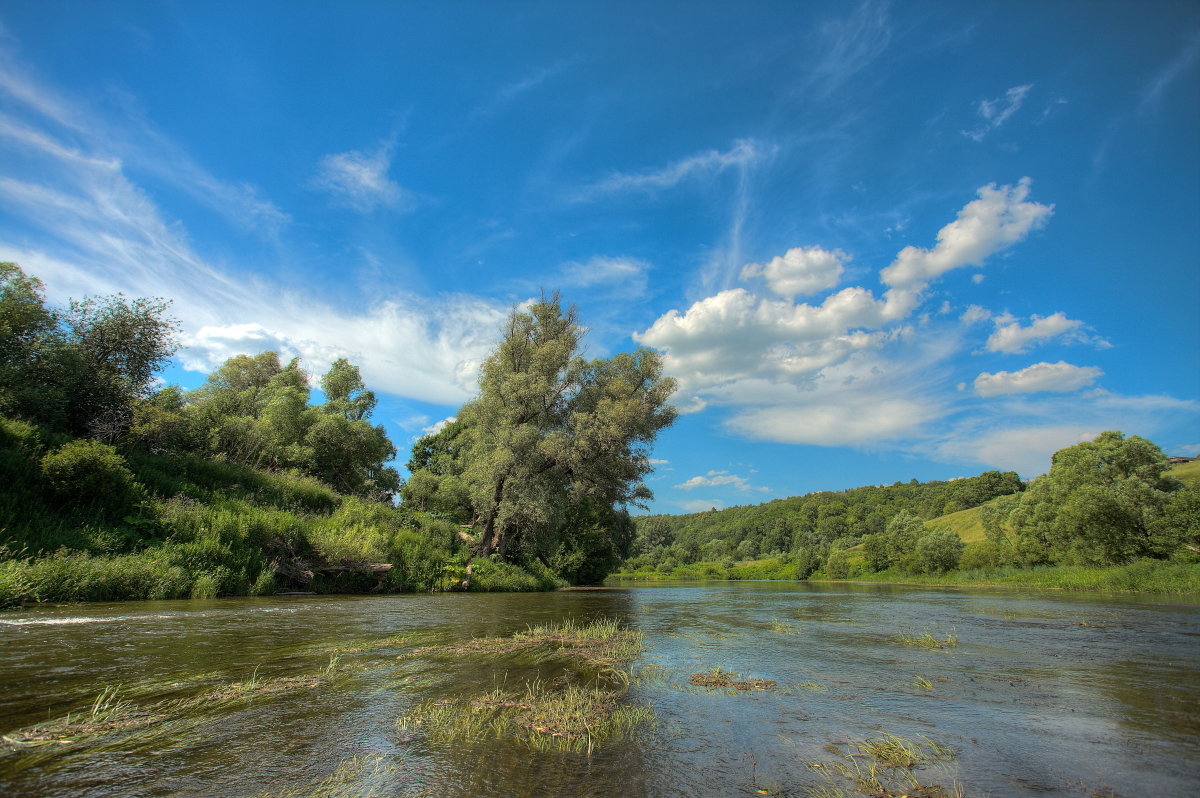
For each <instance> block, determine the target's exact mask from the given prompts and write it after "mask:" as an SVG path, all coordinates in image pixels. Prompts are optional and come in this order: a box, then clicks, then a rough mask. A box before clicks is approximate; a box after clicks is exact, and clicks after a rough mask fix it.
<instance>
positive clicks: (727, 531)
mask: <svg viewBox="0 0 1200 798" xmlns="http://www.w3.org/2000/svg"><path fill="white" fill-rule="evenodd" d="M1023 488H1024V485H1023V484H1022V482H1021V480H1020V478H1019V477H1018V476H1017V475H1016V473H1014V472H1012V471H1008V472H1000V471H988V472H985V473H983V474H980V475H979V476H976V477H970V478H967V479H956V480H952V481H947V482H924V483H920V482H917V481H916V480H912V481H910V482H907V483H901V482H897V483H895V484H893V485H886V486H868V487H861V488H853V489H850V490H843V491H822V492H819V493H810V494H807V495H805V496H795V497H792V498H788V499H776V500H774V501H770V502H767V503H765V504H758V505H748V506H742V507H730V508H728V509H724V510H716V509H713V510H707V511H705V512H700V513H691V514H688V515H651V516H645V517H642V518H639V519H638V522H637V535H636V537H635V540H634V544H633V552H634V555H633V556H632V557H631V558H630V559H629V560H628V561H627V562H626V563H625V570H626V571H634V570H637V569H639V568H642V569H649V570H655V571H672V570H674V569H676V568H679V567H680V566H687V565H694V564H696V563H701V562H709V563H713V562H715V563H723V564H724V565H725V566H726V567H729V566H731V565H732V564H733V563H734V562H737V561H745V560H756V559H775V560H778V561H780V562H781V563H783V564H785V565H786V567H787V570H788V573H789V575H790V576H791V577H793V578H797V579H805V578H807V577H809V576H810V575H812V574H813V573H815V572H816V571H818V570H819V569H820V568H822V566H824V564H825V563H826V561H827V560H828V558H829V555H830V554H831V553H833V552H837V551H842V550H845V549H849V548H851V547H853V546H856V545H858V544H859V543H860V542H861V541H862V539H863V538H864V537H866V536H869V535H883V534H885V533H887V531H888V528H889V526H890V525H894V521H895V519H896V518H911V519H917V520H918V522H919V519H925V520H928V519H932V518H936V517H938V516H941V515H946V514H948V513H953V512H957V511H960V510H966V509H969V508H972V507H977V506H979V505H981V504H983V503H984V502H987V501H989V500H991V499H994V498H996V497H997V496H1004V495H1008V494H1013V493H1017V492H1018V491H1020V490H1022V489H1023Z"/></svg>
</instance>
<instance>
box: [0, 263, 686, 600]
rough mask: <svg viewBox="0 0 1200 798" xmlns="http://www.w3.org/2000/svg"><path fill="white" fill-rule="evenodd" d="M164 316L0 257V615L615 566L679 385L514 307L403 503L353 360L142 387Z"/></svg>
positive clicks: (550, 302) (269, 357) (252, 360)
mask: <svg viewBox="0 0 1200 798" xmlns="http://www.w3.org/2000/svg"><path fill="white" fill-rule="evenodd" d="M169 304H170V303H169V302H167V301H164V300H161V299H134V300H129V299H127V298H126V297H124V296H121V295H116V296H110V297H93V298H87V299H84V300H80V301H73V302H71V303H70V304H69V305H68V306H67V307H66V308H61V309H59V308H53V307H50V306H48V305H47V304H46V302H45V300H44V294H43V286H42V284H41V282H40V281H39V280H38V279H37V278H36V277H33V276H29V275H26V274H25V273H24V272H23V271H22V270H21V269H20V268H19V267H18V266H17V265H15V264H11V263H4V264H0V353H2V354H3V357H2V359H0V479H3V480H4V482H5V490H4V492H3V494H0V606H4V605H13V604H16V603H20V602H22V601H26V600H42V601H54V600H102V599H125V598H175V597H184V596H192V597H211V596H219V595H244V594H264V593H271V592H276V591H278V590H281V589H302V590H318V591H334V590H379V591H396V590H428V589H445V588H450V587H456V588H469V589H475V590H490V589H501V590H514V589H526V590H529V589H547V588H551V587H555V586H558V585H562V584H566V583H568V582H580V581H598V580H600V579H603V577H604V576H605V575H606V574H607V573H608V572H609V571H610V570H611V569H612V568H613V567H615V566H616V565H617V564H618V563H619V562H620V560H621V558H622V557H624V556H625V555H626V554H627V553H628V547H629V544H630V542H631V541H632V534H633V523H632V521H631V520H630V518H629V515H628V513H627V510H626V508H627V507H629V506H636V505H637V504H638V503H639V502H641V501H643V500H644V499H645V498H648V496H649V492H648V491H647V490H646V488H645V486H644V484H643V483H642V481H641V478H642V476H643V475H645V474H646V473H648V472H649V471H650V465H649V461H648V452H649V447H650V446H651V444H652V443H653V440H654V437H655V435H656V434H657V432H658V431H659V430H660V429H662V428H663V427H664V426H666V425H668V424H670V423H671V421H672V420H673V418H674V411H673V410H671V409H670V408H669V407H668V406H667V405H666V400H667V399H668V398H669V396H670V395H671V392H672V391H673V389H674V386H673V382H672V381H671V380H669V379H666V378H664V377H663V376H662V373H661V362H660V359H659V356H658V355H657V354H655V353H653V352H651V351H649V350H638V351H636V352H633V353H622V354H618V355H616V356H614V357H612V358H609V359H599V360H590V361H589V360H585V359H584V358H582V357H581V356H580V354H579V351H580V339H581V336H582V328H581V327H580V325H579V324H578V321H577V319H576V316H575V311H574V309H573V308H567V309H564V308H563V307H562V306H561V303H560V301H559V299H558V297H557V296H553V297H549V298H544V299H543V300H542V301H540V302H536V303H533V304H532V305H531V306H530V307H529V308H528V309H527V310H523V311H514V312H513V313H512V314H511V315H510V318H509V320H508V323H507V326H506V328H505V329H504V330H503V331H502V339H501V342H500V344H499V345H498V346H497V348H496V350H495V351H494V352H493V353H492V354H491V356H490V357H489V358H488V359H487V360H486V361H485V363H484V365H483V369H482V374H481V377H480V391H479V394H478V396H477V397H476V398H475V399H474V400H473V401H472V402H470V403H468V404H467V405H466V406H465V407H463V408H462V409H461V410H460V412H459V413H458V414H457V420H456V421H455V423H453V424H452V425H450V426H449V427H447V428H446V429H445V430H443V431H441V432H439V433H436V434H434V435H431V436H427V437H426V438H423V439H421V440H420V441H419V442H418V445H417V447H416V449H415V450H414V454H413V462H410V467H412V468H413V470H414V471H415V472H416V473H415V474H414V477H415V478H414V479H412V480H410V483H409V484H408V485H406V486H405V491H404V494H405V496H404V498H405V499H407V500H405V501H398V500H399V499H400V498H401V495H400V493H401V480H400V476H399V473H398V472H397V470H396V469H395V468H394V467H393V466H392V465H390V463H391V461H392V460H393V458H394V457H395V455H396V448H395V446H394V445H393V444H392V442H391V441H390V440H389V439H388V437H387V435H386V433H385V430H384V428H383V427H382V426H380V425H376V424H373V423H372V422H371V415H372V412H373V410H374V408H375V405H376V398H375V395H374V394H373V393H372V392H371V391H370V390H368V389H367V387H366V385H365V384H364V382H363V380H362V377H361V374H360V372H359V369H358V368H357V367H356V366H354V365H353V364H352V363H350V362H348V361H347V360H345V359H339V360H336V361H335V362H334V363H333V364H332V365H331V366H330V368H329V370H328V371H327V372H326V373H325V374H324V375H323V376H321V377H320V378H319V380H318V381H317V382H318V384H319V387H320V389H321V397H320V399H321V401H319V402H314V395H313V391H312V389H311V388H310V379H309V377H308V375H307V374H306V372H305V371H304V369H303V364H302V363H301V362H300V360H299V359H298V358H297V359H292V360H290V361H288V362H286V363H285V362H283V361H281V359H280V358H279V356H278V354H277V353H274V352H264V353H261V354H257V355H253V356H251V355H245V354H243V355H237V356H235V357H233V358H230V359H229V360H227V361H226V362H225V363H224V364H222V365H221V366H220V367H219V368H217V369H216V370H215V371H214V372H213V373H211V374H210V375H208V377H207V379H206V380H205V382H204V384H203V385H202V386H200V387H199V388H196V389H195V390H191V391H185V390H182V389H181V388H179V387H178V386H172V385H160V384H158V383H157V381H156V379H155V374H156V373H157V372H158V371H159V370H160V369H161V368H162V367H163V366H164V365H165V364H166V363H167V362H168V361H169V359H170V358H171V357H172V355H173V354H174V353H175V351H176V349H177V348H178V345H179V342H178V336H177V324H176V323H175V322H174V321H173V320H172V319H171V318H170V316H169V315H168V310H169ZM428 452H436V456H426V454H425V453H428ZM423 457H424V458H425V459H424V460H422V458H423ZM417 463H419V465H417Z"/></svg>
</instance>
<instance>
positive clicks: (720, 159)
mask: <svg viewBox="0 0 1200 798" xmlns="http://www.w3.org/2000/svg"><path fill="white" fill-rule="evenodd" d="M768 153H769V149H768V148H766V147H764V145H762V144H761V143H759V142H756V141H754V140H753V139H739V140H738V141H736V142H734V144H733V146H732V147H730V148H729V149H728V150H725V151H723V152H722V151H720V150H706V151H705V152H702V153H698V154H696V155H689V156H688V157H686V158H682V159H680V160H678V161H675V162H673V163H670V164H668V165H666V166H664V167H661V168H659V169H652V170H649V171H645V172H614V173H612V174H611V175H609V176H608V177H606V178H604V179H602V180H598V181H596V182H595V183H591V184H589V185H586V186H584V187H583V188H581V189H579V190H578V191H576V192H575V194H574V195H573V197H572V199H574V200H575V201H576V202H588V201H591V200H595V199H599V198H601V197H604V196H607V195H610V194H624V193H631V192H641V193H647V194H654V193H657V192H659V191H663V190H666V189H669V188H672V187H674V186H676V185H679V184H680V183H682V182H684V181H686V180H690V179H698V178H704V177H712V176H715V175H718V174H720V173H722V172H724V171H725V170H727V169H730V168H734V167H738V166H745V165H747V164H751V163H754V162H755V161H758V160H760V159H762V158H764V157H765V156H766V155H767V154H768Z"/></svg>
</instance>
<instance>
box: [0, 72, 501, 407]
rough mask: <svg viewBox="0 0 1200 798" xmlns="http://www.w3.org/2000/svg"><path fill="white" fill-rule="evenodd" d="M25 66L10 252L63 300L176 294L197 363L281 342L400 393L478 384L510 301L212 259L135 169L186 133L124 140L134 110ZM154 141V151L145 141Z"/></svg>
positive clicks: (17, 107) (204, 180)
mask: <svg viewBox="0 0 1200 798" xmlns="http://www.w3.org/2000/svg"><path fill="white" fill-rule="evenodd" d="M13 74H14V72H13V67H12V64H11V62H10V61H3V62H0V76H4V79H3V80H0V91H4V92H6V95H5V98H6V99H7V100H8V103H7V105H8V108H7V113H6V115H5V116H4V117H3V120H2V121H0V147H2V148H3V149H4V150H5V151H6V152H7V154H8V155H9V156H10V157H9V162H8V167H9V168H8V170H7V172H8V174H5V175H4V176H2V177H0V206H2V207H3V208H4V214H3V217H2V218H0V237H2V239H3V241H4V244H3V250H2V251H0V259H3V260H13V261H16V262H18V263H20V264H21V265H22V267H23V268H25V269H26V270H27V271H28V272H30V273H32V274H35V275H37V276H38V277H40V278H42V279H43V280H44V281H45V283H46V289H47V294H48V297H49V298H50V300H51V301H53V302H57V303H63V302H65V301H66V300H67V299H68V298H70V297H72V296H74V297H79V296H82V295H87V294H108V293H115V292H118V291H122V292H125V293H128V294H133V295H141V296H145V295H158V296H164V297H169V298H172V299H173V300H174V305H173V306H172V309H171V312H172V313H173V315H175V316H176V317H178V318H179V319H180V321H181V323H182V326H183V339H184V343H185V344H186V348H185V349H183V350H182V351H181V352H180V353H179V359H180V361H181V362H182V363H183V365H184V366H185V367H186V368H189V369H194V370H202V371H207V370H210V369H212V368H213V367H215V366H217V365H219V364H220V363H221V362H222V361H223V360H224V359H225V358H227V357H229V356H230V355H233V354H237V353H240V352H249V353H255V352H259V351H264V350H266V349H274V350H277V351H279V352H280V353H281V354H283V355H284V356H285V357H290V356H295V355H299V356H301V357H303V358H304V360H305V364H306V366H307V367H308V368H310V369H313V370H315V371H318V372H319V371H323V370H324V368H325V367H327V366H328V364H329V363H330V362H331V361H332V360H333V359H335V358H337V357H348V358H350V359H351V360H353V361H354V362H355V363H356V364H358V365H359V366H360V367H361V369H362V372H363V376H364V379H365V380H366V381H367V382H368V383H369V384H370V385H371V386H372V388H374V389H376V390H379V391H383V392H387V393H391V394H394V395H397V396H402V397H409V398H414V399H420V400H424V401H430V402H437V403H445V404H449V403H457V402H461V401H464V400H465V399H467V398H469V397H470V395H471V394H472V393H473V392H474V390H475V387H476V385H475V381H476V376H477V372H478V367H479V363H480V362H481V361H482V360H483V358H484V357H486V355H487V352H488V351H489V350H490V349H491V348H492V346H494V344H495V341H496V340H497V339H498V338H499V335H500V326H501V322H502V321H503V319H504V317H505V315H506V312H507V307H506V306H504V305H503V304H501V303H499V302H495V301H491V300H486V299H482V298H479V297H475V296H470V295H464V294H451V295H439V296H437V297H436V301H433V300H432V298H431V297H427V296H421V295H417V294H414V293H410V292H405V291H394V292H391V293H388V294H385V295H379V296H371V297H364V298H363V301H362V302H361V304H360V305H359V308H358V309H356V310H353V311H347V310H345V309H343V308H340V307H337V306H335V305H333V304H331V303H330V302H328V301H327V300H326V299H325V298H324V297H320V296H313V295H309V294H304V293H295V292H289V291H286V290H284V289H282V288H281V287H280V286H278V285H275V284H272V283H270V282H269V281H266V280H264V279H261V278H257V279H256V278H252V277H248V276H246V275H245V274H244V273H241V272H239V271H238V270H237V269H236V268H231V267H229V266H226V265H225V264H221V263H214V262H211V261H210V260H208V259H207V258H206V257H205V256H204V255H203V254H201V253H200V252H198V251H197V250H196V249H195V247H194V245H193V244H192V242H191V240H190V237H189V235H188V232H187V230H186V229H185V228H184V227H183V225H182V224H181V223H180V222H179V221H178V220H176V219H173V218H172V217H171V216H170V215H169V213H168V212H166V211H165V210H164V209H163V208H162V207H161V206H160V205H159V204H158V203H157V202H155V200H154V199H153V198H152V197H151V195H150V193H149V192H148V191H147V190H146V189H145V188H144V187H143V186H142V185H141V184H140V183H139V182H138V178H137V175H136V174H135V171H136V172H137V173H138V174H140V173H141V172H142V171H147V170H131V169H130V167H129V164H130V163H136V164H152V163H153V162H155V161H156V160H157V159H159V158H161V157H163V155H162V154H163V153H167V152H176V151H178V149H179V148H178V146H177V145H175V144H174V143H172V142H169V141H166V140H165V139H161V137H159V138H158V139H156V138H155V137H153V136H149V135H147V134H144V133H140V132H133V133H130V135H129V136H128V137H127V138H126V139H123V140H122V141H121V142H120V143H119V144H113V143H112V137H113V134H112V131H115V130H120V129H122V127H121V125H122V124H123V123H122V122H121V121H120V120H115V121H114V120H112V119H109V118H108V117H96V116H95V115H94V112H90V111H84V110H83V109H82V107H81V106H80V105H79V104H78V103H73V102H72V101H71V100H70V99H69V98H65V97H62V96H60V95H57V94H56V93H55V92H53V91H52V90H51V89H46V88H43V87H42V86H41V84H40V83H38V82H37V81H35V80H33V79H32V78H29V77H28V76H27V75H25V74H24V73H17V74H18V78H19V79H14V78H13ZM14 87H15V88H14ZM155 135H156V136H157V134H155ZM146 142H151V144H148V145H146V146H148V147H151V149H150V151H148V152H144V151H141V150H139V149H138V146H139V144H145V143H146ZM181 163H191V164H192V166H191V167H189V168H186V169H182V170H180V171H179V172H178V173H177V174H176V176H175V178H174V179H175V180H178V181H181V182H187V181H188V179H189V176H191V177H193V178H195V179H196V181H197V182H196V184H195V185H191V186H190V187H189V188H187V189H186V190H188V191H189V192H198V193H201V194H206V195H208V196H210V199H211V201H212V202H213V203H219V202H220V201H221V197H234V198H237V197H239V196H242V197H243V198H244V197H245V196H248V195H242V194H239V193H238V189H237V187H236V186H232V187H231V185H230V184H224V183H221V181H218V180H216V179H215V178H210V177H203V176H204V175H207V172H205V171H204V170H203V169H202V168H201V167H200V166H198V165H195V164H194V162H193V161H192V160H191V159H190V157H189V156H187V154H186V153H184V154H183V156H182V160H181ZM33 175H36V177H34V176H33ZM197 175H200V176H201V177H196V176H197ZM218 189H220V190H218ZM222 192H225V193H222ZM252 193H253V192H252ZM247 202H249V200H247ZM255 208H257V209H258V211H259V212H261V214H266V217H273V218H279V215H278V214H277V213H274V212H273V211H272V210H271V209H272V208H274V206H273V205H272V204H271V203H270V202H269V201H267V200H258V199H256V200H254V202H253V203H251V204H249V205H246V204H243V206H242V207H239V208H232V209H226V210H227V211H228V212H237V211H243V212H247V213H251V215H252V218H253V213H254V212H255V210H254V209H255ZM266 217H263V216H261V215H260V217H259V218H260V219H262V218H266ZM265 297H270V301H266V300H265V299H264V298H265Z"/></svg>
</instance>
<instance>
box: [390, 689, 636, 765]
mask: <svg viewBox="0 0 1200 798" xmlns="http://www.w3.org/2000/svg"><path fill="white" fill-rule="evenodd" d="M619 698H620V693H619V691H615V690H611V689H603V688H597V687H594V686H593V687H588V686H583V685H577V684H573V685H568V686H566V687H562V688H557V687H554V686H551V685H547V684H546V683H544V682H542V681H540V680H535V681H533V682H530V683H528V684H527V685H526V687H525V691H524V692H523V693H515V694H514V693H509V692H506V691H504V690H501V689H497V690H494V691H492V692H490V693H487V694H485V695H482V696H478V697H475V698H464V699H459V700H445V699H443V700H436V701H428V702H426V703H424V704H421V705H419V706H417V707H416V708H414V709H413V710H412V711H411V712H410V713H409V714H408V715H406V716H405V717H403V718H401V719H400V720H399V721H398V724H397V725H399V726H400V728H402V729H409V730H415V729H420V730H421V731H422V732H423V733H424V734H425V735H426V736H427V737H428V738H429V739H431V740H434V741H436V742H439V743H454V744H462V743H477V742H482V741H485V740H489V739H505V740H510V741H514V742H517V743H520V744H524V745H527V746H529V747H530V748H533V749H534V750H538V751H572V752H576V753H583V752H586V753H591V751H592V750H594V749H595V747H596V746H598V745H600V744H602V743H605V742H609V741H612V740H616V739H624V738H626V737H628V736H629V734H630V733H631V732H632V731H633V729H634V728H636V727H637V726H639V725H641V724H644V723H650V722H652V721H653V720H654V712H653V710H651V709H650V707H647V706H630V705H622V704H620V703H619V701H618V699H619Z"/></svg>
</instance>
